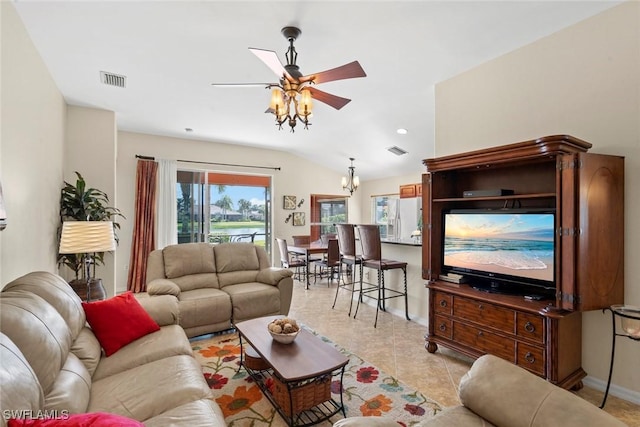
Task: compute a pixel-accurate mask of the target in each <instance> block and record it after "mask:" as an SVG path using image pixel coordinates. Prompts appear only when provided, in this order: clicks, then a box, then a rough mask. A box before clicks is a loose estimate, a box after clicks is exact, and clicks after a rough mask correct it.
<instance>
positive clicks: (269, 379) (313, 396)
mask: <svg viewBox="0 0 640 427" xmlns="http://www.w3.org/2000/svg"><path fill="white" fill-rule="evenodd" d="M242 366H243V367H244V369H245V370H246V371H247V372H248V373H249V375H250V376H251V378H253V380H254V381H255V382H256V384H257V385H258V387H260V390H262V393H263V394H264V395H265V397H266V398H267V399H268V400H269V401H270V402H271V404H272V405H273V407H274V408H275V409H276V410H277V411H278V413H279V414H280V415H281V416H282V418H283V419H284V420H285V421H286V422H287V424H288V425H289V426H291V427H294V426H295V427H303V426H312V425H315V424H318V423H321V422H323V421H327V420H329V419H330V418H331V417H333V416H334V415H337V414H338V413H340V412H342V415H343V416H345V417H346V411H345V409H344V403H343V402H342V387H340V402H338V401H336V400H334V399H333V398H331V380H332V378H333V377H335V376H340V384H342V379H343V375H344V366H343V367H342V368H340V369H339V371H336V372H334V373H331V374H326V375H323V376H320V377H316V378H310V379H306V380H303V381H297V382H286V383H285V382H282V381H281V380H280V379H279V378H278V377H277V376H276V375H275V374H274V373H273V370H272V369H264V370H254V369H251V368H249V367H247V366H246V364H245V363H242ZM325 389H326V390H328V398H326V399H325V398H323V397H321V396H323V395H325V393H326V390H325ZM325 396H326V395H325ZM323 399H324V400H323ZM300 407H302V408H304V409H302V410H298V408H300ZM292 408H293V411H292Z"/></svg>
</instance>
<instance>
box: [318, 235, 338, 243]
mask: <svg viewBox="0 0 640 427" xmlns="http://www.w3.org/2000/svg"><path fill="white" fill-rule="evenodd" d="M337 238H338V235H337V234H336V233H327V234H321V235H320V241H321V242H322V244H323V245H328V244H329V240H331V239H337Z"/></svg>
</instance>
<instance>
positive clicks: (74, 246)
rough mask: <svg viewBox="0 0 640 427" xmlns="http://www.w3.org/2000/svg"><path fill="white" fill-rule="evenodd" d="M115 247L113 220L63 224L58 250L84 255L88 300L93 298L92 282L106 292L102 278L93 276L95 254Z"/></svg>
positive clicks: (64, 252)
mask: <svg viewBox="0 0 640 427" xmlns="http://www.w3.org/2000/svg"><path fill="white" fill-rule="evenodd" d="M115 249H116V242H115V238H114V234H113V223H112V222H111V221H65V222H64V223H63V224H62V234H61V236H60V248H59V250H58V252H59V253H61V254H82V255H83V262H84V268H85V270H84V277H85V279H86V281H87V283H86V287H87V298H86V300H87V302H90V300H91V285H92V283H95V285H96V287H97V288H98V289H101V290H102V292H103V293H104V287H103V286H102V280H100V279H95V278H93V277H92V276H91V264H92V263H93V262H94V261H93V254H94V253H96V252H109V251H113V250H115Z"/></svg>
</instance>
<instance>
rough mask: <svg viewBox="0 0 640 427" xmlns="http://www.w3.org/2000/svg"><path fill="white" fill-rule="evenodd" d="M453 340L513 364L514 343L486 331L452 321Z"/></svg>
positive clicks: (511, 340) (512, 340)
mask: <svg viewBox="0 0 640 427" xmlns="http://www.w3.org/2000/svg"><path fill="white" fill-rule="evenodd" d="M453 340H454V341H456V342H458V343H460V344H463V345H466V346H469V347H472V348H474V349H476V350H479V351H482V352H484V353H491V354H494V355H496V356H498V357H501V358H503V359H505V360H508V361H509V362H511V363H515V354H516V342H515V340H514V339H511V338H506V337H503V336H500V335H498V334H494V333H492V332H488V331H486V330H483V329H480V328H476V327H474V326H470V325H468V324H465V323H460V322H457V321H455V320H454V321H453Z"/></svg>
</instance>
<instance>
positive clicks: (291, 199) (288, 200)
mask: <svg viewBox="0 0 640 427" xmlns="http://www.w3.org/2000/svg"><path fill="white" fill-rule="evenodd" d="M283 207H284V208H285V209H290V210H293V209H295V208H296V196H284V206H283Z"/></svg>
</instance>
